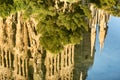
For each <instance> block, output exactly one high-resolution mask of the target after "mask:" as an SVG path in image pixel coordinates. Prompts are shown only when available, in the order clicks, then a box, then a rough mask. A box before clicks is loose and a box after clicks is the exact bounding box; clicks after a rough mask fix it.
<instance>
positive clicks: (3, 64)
mask: <svg viewBox="0 0 120 80" xmlns="http://www.w3.org/2000/svg"><path fill="white" fill-rule="evenodd" d="M2 66H3V67H4V66H5V63H4V50H2Z"/></svg>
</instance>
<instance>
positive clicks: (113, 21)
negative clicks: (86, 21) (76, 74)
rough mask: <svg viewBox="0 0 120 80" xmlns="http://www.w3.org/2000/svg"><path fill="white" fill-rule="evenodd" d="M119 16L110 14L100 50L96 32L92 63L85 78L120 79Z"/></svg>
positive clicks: (90, 79)
mask: <svg viewBox="0 0 120 80" xmlns="http://www.w3.org/2000/svg"><path fill="white" fill-rule="evenodd" d="M119 30H120V18H118V17H114V16H111V17H110V20H109V22H108V33H107V36H106V39H105V42H104V48H103V49H102V51H100V47H99V46H100V45H99V41H98V33H97V37H96V46H95V48H96V52H95V55H94V56H95V57H94V63H93V65H92V67H90V69H89V71H88V76H87V79H86V80H120V31H119Z"/></svg>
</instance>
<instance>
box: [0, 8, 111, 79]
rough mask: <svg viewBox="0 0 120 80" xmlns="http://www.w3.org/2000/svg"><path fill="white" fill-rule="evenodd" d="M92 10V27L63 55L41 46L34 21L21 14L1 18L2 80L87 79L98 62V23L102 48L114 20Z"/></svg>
mask: <svg viewBox="0 0 120 80" xmlns="http://www.w3.org/2000/svg"><path fill="white" fill-rule="evenodd" d="M90 9H91V12H92V19H91V20H90V21H89V27H90V28H89V31H88V32H85V33H84V34H83V40H82V41H81V43H80V44H78V45H72V44H70V45H67V46H65V47H64V50H63V51H61V52H60V53H59V54H52V53H50V52H49V51H46V50H44V49H43V48H42V47H41V46H40V44H39V38H40V35H37V34H36V31H35V26H36V22H35V21H34V19H32V18H31V19H30V20H28V21H27V22H23V21H22V17H21V15H22V13H20V12H19V13H17V14H15V15H11V16H10V17H8V18H6V19H2V18H0V33H1V34H0V35H1V36H0V80H85V78H86V76H87V71H88V69H89V67H90V66H91V65H92V64H93V60H94V56H93V55H94V53H95V39H96V27H97V24H98V25H99V42H100V49H102V48H103V46H104V40H105V36H106V32H107V22H108V20H109V17H110V15H108V14H107V13H106V12H104V11H102V10H97V9H96V8H94V6H91V8H90ZM90 54H91V56H92V57H91V56H90Z"/></svg>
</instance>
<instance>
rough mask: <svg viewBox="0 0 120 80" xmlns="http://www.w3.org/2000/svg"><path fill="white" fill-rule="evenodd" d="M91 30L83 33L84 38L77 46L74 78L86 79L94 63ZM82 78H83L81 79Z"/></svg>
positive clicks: (78, 79) (75, 79)
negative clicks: (91, 54)
mask: <svg viewBox="0 0 120 80" xmlns="http://www.w3.org/2000/svg"><path fill="white" fill-rule="evenodd" d="M90 40H91V39H90V31H89V32H86V33H84V34H83V40H82V41H81V42H80V44H79V45H76V46H75V54H74V61H75V62H74V80H85V78H86V76H87V71H88V69H89V67H90V66H91V65H92V64H93V57H91V56H90V53H91V41H90ZM80 78H81V79H80Z"/></svg>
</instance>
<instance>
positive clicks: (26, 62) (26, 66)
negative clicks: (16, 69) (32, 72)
mask: <svg viewBox="0 0 120 80" xmlns="http://www.w3.org/2000/svg"><path fill="white" fill-rule="evenodd" d="M25 69H26V77H28V59H25Z"/></svg>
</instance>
